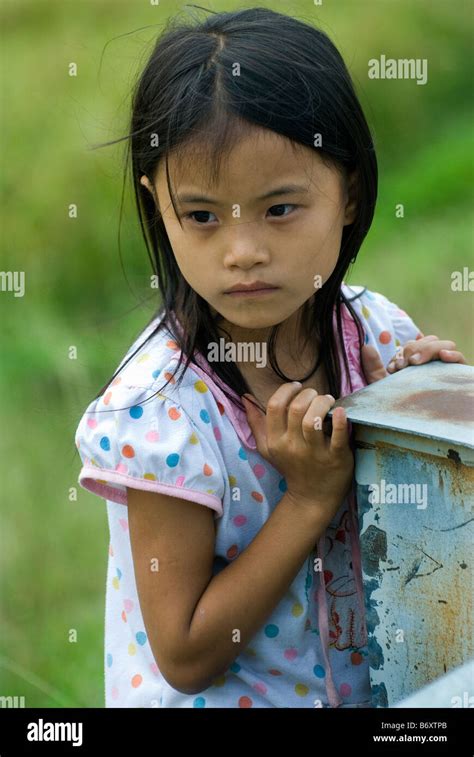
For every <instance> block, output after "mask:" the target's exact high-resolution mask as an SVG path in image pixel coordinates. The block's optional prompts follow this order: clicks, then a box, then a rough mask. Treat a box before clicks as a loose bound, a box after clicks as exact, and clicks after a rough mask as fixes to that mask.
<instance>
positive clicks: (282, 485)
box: [278, 478, 288, 492]
mask: <svg viewBox="0 0 474 757" xmlns="http://www.w3.org/2000/svg"><path fill="white" fill-rule="evenodd" d="M278 488H279V490H280V491H281V492H286V490H287V489H288V484H287V483H286V481H285V479H284V478H281V479H280V481H279V483H278Z"/></svg>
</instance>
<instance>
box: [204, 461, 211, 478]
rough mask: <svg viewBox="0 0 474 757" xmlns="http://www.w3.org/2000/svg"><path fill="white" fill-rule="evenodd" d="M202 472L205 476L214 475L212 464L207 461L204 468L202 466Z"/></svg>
mask: <svg viewBox="0 0 474 757" xmlns="http://www.w3.org/2000/svg"><path fill="white" fill-rule="evenodd" d="M202 472H203V473H204V475H205V476H212V474H213V470H212V468H211V466H210V465H208V464H207V463H204V465H203V468H202Z"/></svg>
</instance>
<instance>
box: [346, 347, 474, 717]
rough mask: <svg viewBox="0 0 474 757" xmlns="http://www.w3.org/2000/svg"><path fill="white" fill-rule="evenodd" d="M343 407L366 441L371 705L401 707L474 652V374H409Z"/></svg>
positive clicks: (358, 455) (359, 439)
mask: <svg viewBox="0 0 474 757" xmlns="http://www.w3.org/2000/svg"><path fill="white" fill-rule="evenodd" d="M338 406H342V407H344V408H345V410H346V413H347V417H348V418H349V420H350V421H351V424H352V426H353V428H354V438H355V443H356V452H355V479H356V483H357V502H358V513H359V531H360V546H361V560H362V576H363V583H364V594H365V603H366V613H367V616H366V617H367V630H368V639H369V642H368V647H369V663H370V675H371V685H372V698H373V705H374V706H375V707H392V706H394V705H395V704H396V703H397V702H399V701H400V700H402V699H404V698H405V697H408V696H409V695H410V694H413V693H414V692H416V691H417V690H418V689H420V688H421V687H423V686H425V685H427V684H429V683H430V682H432V681H433V680H435V679H437V678H439V677H440V676H442V675H444V674H445V673H446V672H447V671H449V670H451V669H453V668H455V667H457V666H459V665H462V664H463V663H465V662H467V661H468V660H469V659H470V658H472V657H473V656H474V643H473V607H472V605H473V544H474V538H473V536H474V534H473V531H474V517H473V504H474V368H473V367H472V366H465V365H459V364H446V363H442V362H441V361H434V362H430V363H427V364H425V365H421V366H410V367H408V368H404V369H403V370H401V371H399V372H397V373H395V374H392V375H390V376H388V377H387V378H385V379H383V380H381V381H377V382H375V383H373V384H370V385H369V386H367V387H364V388H363V389H361V390H359V391H358V392H355V393H354V394H352V395H350V396H348V397H345V398H344V399H342V400H340V401H338V402H336V404H335V405H334V408H335V407H338ZM334 408H333V409H334ZM459 694H460V696H463V692H459ZM471 694H472V692H471Z"/></svg>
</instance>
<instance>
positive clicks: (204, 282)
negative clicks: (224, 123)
mask: <svg viewBox="0 0 474 757" xmlns="http://www.w3.org/2000/svg"><path fill="white" fill-rule="evenodd" d="M227 158H228V159H227V161H225V162H223V164H222V170H221V172H220V175H219V179H218V182H217V183H215V184H211V183H210V182H209V180H206V178H205V177H206V155H205V154H204V153H201V154H199V153H197V152H196V151H195V150H193V149H190V148H188V149H187V150H180V153H179V158H178V156H176V155H171V156H169V167H170V175H171V179H172V182H173V188H174V190H175V193H176V195H177V201H178V204H177V207H178V209H179V216H180V217H181V221H182V224H183V226H182V228H181V226H180V225H179V223H178V220H177V217H176V215H175V213H174V209H173V206H172V204H171V198H170V196H169V193H168V187H167V183H166V168H165V165H164V163H163V161H161V163H160V165H159V168H158V171H157V174H156V177H155V186H154V187H152V186H151V185H150V182H149V181H148V179H147V177H145V176H143V177H142V179H141V182H142V184H144V185H145V186H147V187H148V189H149V190H150V191H152V193H153V194H154V197H155V202H156V203H157V204H158V207H159V208H160V209H161V212H162V216H163V222H164V225H165V228H166V231H167V234H168V238H169V240H170V243H171V246H172V248H173V251H174V255H175V258H176V262H177V264H178V266H179V269H180V271H181V273H182V275H183V276H184V278H185V279H186V281H187V282H188V284H189V285H190V286H191V287H192V288H193V289H194V290H195V291H196V292H197V293H198V294H199V295H200V296H201V297H202V298H203V299H204V300H206V301H207V302H208V303H209V305H210V306H211V309H214V310H215V311H217V312H218V313H220V314H221V316H223V318H224V322H226V323H228V324H232V325H234V326H236V327H237V328H238V330H259V329H267V328H269V327H272V326H275V325H276V324H279V323H282V322H283V321H286V320H287V319H288V318H290V316H292V315H293V314H296V313H297V311H299V310H300V308H301V306H302V305H303V303H304V302H305V301H306V300H308V299H309V298H311V297H312V296H313V295H314V294H315V292H316V289H317V287H318V286H322V285H323V284H324V283H325V281H326V280H327V279H328V278H329V276H330V275H331V273H332V272H333V270H334V268H335V265H336V263H337V259H338V256H339V250H340V244H341V236H342V230H343V227H344V226H345V225H346V224H350V223H352V222H353V221H354V218H355V213H356V202H355V198H354V197H353V196H352V195H353V192H352V185H353V182H352V181H351V182H350V184H349V187H347V188H346V186H345V183H346V182H345V180H344V179H343V177H342V176H341V175H340V173H338V172H337V171H336V169H334V168H328V167H327V166H326V165H325V164H324V163H323V161H322V159H321V158H320V156H319V155H318V153H317V152H316V151H315V150H312V149H310V148H308V147H305V146H304V145H301V146H300V145H298V146H297V149H294V146H293V144H292V143H291V142H290V140H288V139H286V138H284V137H281V136H280V135H277V134H275V133H274V132H272V131H268V130H263V129H257V128H255V129H254V128H252V129H249V133H248V135H246V136H245V137H244V138H243V139H242V140H241V141H239V142H238V143H237V145H236V146H234V147H233V149H232V150H231V151H230V153H229V155H228V156H227ZM193 197H194V198H198V199H193ZM315 277H316V278H315ZM318 277H320V279H319V278H318ZM257 280H258V281H259V282H265V283H267V284H271V285H273V286H274V287H276V289H274V290H272V291H269V292H267V293H266V294H259V295H254V296H251V297H249V296H245V297H240V296H235V295H234V296H233V295H230V294H228V293H227V290H228V289H230V288H231V287H233V286H234V285H235V284H251V283H253V282H255V281H257Z"/></svg>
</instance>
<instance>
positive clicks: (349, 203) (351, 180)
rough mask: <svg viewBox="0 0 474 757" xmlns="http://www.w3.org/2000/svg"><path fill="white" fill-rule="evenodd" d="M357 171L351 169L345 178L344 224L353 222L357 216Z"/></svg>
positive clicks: (347, 224)
mask: <svg viewBox="0 0 474 757" xmlns="http://www.w3.org/2000/svg"><path fill="white" fill-rule="evenodd" d="M358 178H359V175H358V172H357V170H355V171H353V172H352V173H351V174H350V175H349V176H348V178H347V185H346V197H347V200H346V207H345V210H344V226H349V225H350V224H351V223H354V221H355V219H356V216H357V204H358V203H357V194H358V192H357V190H358V183H359V182H358Z"/></svg>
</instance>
